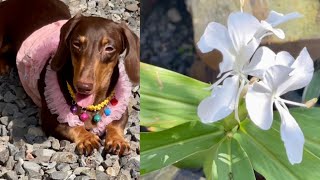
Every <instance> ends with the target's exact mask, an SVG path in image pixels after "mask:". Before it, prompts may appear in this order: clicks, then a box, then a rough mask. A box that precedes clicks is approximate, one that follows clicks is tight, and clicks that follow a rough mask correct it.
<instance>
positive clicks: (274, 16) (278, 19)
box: [265, 11, 302, 27]
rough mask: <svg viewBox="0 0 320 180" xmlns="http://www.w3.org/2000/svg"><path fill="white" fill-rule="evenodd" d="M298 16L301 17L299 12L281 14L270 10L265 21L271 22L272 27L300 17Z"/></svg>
mask: <svg viewBox="0 0 320 180" xmlns="http://www.w3.org/2000/svg"><path fill="white" fill-rule="evenodd" d="M300 17H302V15H301V14H299V13H298V12H292V13H289V14H286V15H283V14H281V13H278V12H276V11H270V13H269V15H268V18H267V19H266V20H265V21H267V22H268V23H269V24H271V26H272V27H275V26H278V25H279V24H282V23H284V22H287V21H289V20H292V19H296V18H300Z"/></svg>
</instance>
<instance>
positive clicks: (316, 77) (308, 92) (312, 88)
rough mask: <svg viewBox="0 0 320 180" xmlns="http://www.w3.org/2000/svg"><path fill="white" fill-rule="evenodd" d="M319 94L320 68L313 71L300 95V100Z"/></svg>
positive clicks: (315, 96)
mask: <svg viewBox="0 0 320 180" xmlns="http://www.w3.org/2000/svg"><path fill="white" fill-rule="evenodd" d="M319 96H320V70H317V71H316V72H314V74H313V77H312V80H311V82H310V83H309V85H308V86H307V87H306V88H305V89H304V91H303V95H302V101H304V102H305V101H308V100H310V99H312V98H318V97H319Z"/></svg>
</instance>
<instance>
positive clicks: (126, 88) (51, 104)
mask: <svg viewBox="0 0 320 180" xmlns="http://www.w3.org/2000/svg"><path fill="white" fill-rule="evenodd" d="M118 66H119V79H118V82H117V84H116V87H115V97H116V99H117V100H118V104H117V105H115V106H109V108H110V110H111V114H110V115H109V116H106V115H105V114H103V115H102V117H101V121H99V122H98V123H97V126H96V127H95V128H93V129H92V130H91V131H92V132H93V133H95V134H97V135H103V134H104V133H105V130H106V126H107V125H108V124H109V123H110V122H112V121H114V120H119V119H120V118H121V117H122V115H123V113H124V112H125V110H126V109H127V107H128V104H129V99H130V95H131V87H132V85H131V83H130V80H129V78H128V75H127V74H126V71H125V68H124V65H123V62H121V61H120V62H119V65H118ZM45 83H46V87H45V88H44V95H45V98H46V102H47V106H48V108H49V109H50V112H51V113H52V114H57V115H58V118H57V120H58V121H59V122H60V123H68V125H69V126H71V127H74V126H83V125H84V123H83V122H82V121H81V120H80V119H79V116H77V115H74V114H73V113H72V112H71V111H70V106H69V105H68V104H67V102H66V100H65V98H64V96H63V94H62V92H61V90H60V86H59V83H58V77H57V73H56V72H55V71H53V70H52V69H51V67H50V65H48V66H47V73H46V77H45Z"/></svg>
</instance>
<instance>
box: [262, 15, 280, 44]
mask: <svg viewBox="0 0 320 180" xmlns="http://www.w3.org/2000/svg"><path fill="white" fill-rule="evenodd" d="M261 26H262V27H263V28H264V30H263V31H264V32H272V33H273V34H274V35H276V36H277V37H278V38H280V39H284V38H285V34H284V32H283V31H282V30H281V29H279V28H273V26H272V25H271V24H269V23H268V22H266V21H263V20H262V21H261ZM268 35H271V34H269V33H266V34H264V35H262V36H261V39H262V38H264V37H265V36H268Z"/></svg>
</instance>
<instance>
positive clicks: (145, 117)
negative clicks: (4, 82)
mask: <svg viewBox="0 0 320 180" xmlns="http://www.w3.org/2000/svg"><path fill="white" fill-rule="evenodd" d="M140 67H141V69H140V76H141V109H142V110H141V115H140V124H141V125H143V126H148V127H152V128H153V130H161V129H167V128H170V127H174V126H177V125H179V124H182V123H185V122H188V121H197V120H198V119H199V118H198V116H197V112H196V110H197V106H198V104H199V102H200V101H201V100H202V99H204V98H205V97H206V96H209V94H210V91H205V90H204V88H206V87H208V86H209V85H208V84H206V83H203V82H200V81H198V80H195V79H192V78H190V77H187V76H184V75H181V74H178V73H176V72H173V71H169V70H166V69H163V68H159V67H156V66H152V65H148V64H144V63H141V66H140Z"/></svg>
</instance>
